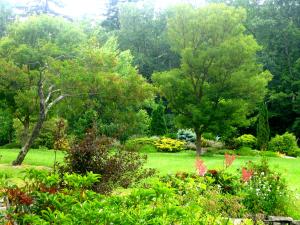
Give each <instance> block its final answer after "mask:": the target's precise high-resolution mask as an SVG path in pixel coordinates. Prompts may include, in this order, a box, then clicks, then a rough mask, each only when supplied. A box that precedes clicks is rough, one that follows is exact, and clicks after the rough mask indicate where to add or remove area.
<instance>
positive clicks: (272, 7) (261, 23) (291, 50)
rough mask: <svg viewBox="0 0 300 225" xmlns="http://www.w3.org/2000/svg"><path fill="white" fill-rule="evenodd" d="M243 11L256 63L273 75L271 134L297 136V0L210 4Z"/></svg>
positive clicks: (299, 7)
mask: <svg viewBox="0 0 300 225" xmlns="http://www.w3.org/2000/svg"><path fill="white" fill-rule="evenodd" d="M213 1H218V2H220V1H221V2H226V3H227V4H229V5H233V6H236V7H244V8H245V9H246V10H247V15H248V18H247V20H246V21H245V22H244V25H245V26H246V28H247V32H249V33H250V34H252V35H254V37H255V38H256V40H257V41H258V43H259V44H260V45H262V46H263V48H262V50H261V51H260V52H259V54H258V56H259V61H260V62H261V63H262V64H263V65H264V67H265V68H266V69H268V70H269V71H270V72H271V73H272V74H273V80H272V81H271V82H270V83H269V89H270V92H269V94H268V109H269V123H270V127H271V131H272V133H273V134H276V133H284V132H285V131H286V130H292V131H293V132H295V133H297V135H298V136H299V135H300V132H299V131H300V123H299V118H300V111H299V107H298V105H299V90H300V86H299V76H300V70H299V67H298V65H299V63H298V62H299V58H300V51H299V46H300V13H299V12H300V4H299V1H298V0H289V1H283V0H265V1H253V0H229V1H227V0H213Z"/></svg>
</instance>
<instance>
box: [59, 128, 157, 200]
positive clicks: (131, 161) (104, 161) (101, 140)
mask: <svg viewBox="0 0 300 225" xmlns="http://www.w3.org/2000/svg"><path fill="white" fill-rule="evenodd" d="M145 161H146V156H141V155H140V154H139V153H136V152H129V151H124V150H123V149H120V148H119V149H118V148H114V149H112V148H111V139H109V138H107V137H96V134H95V131H94V130H89V131H88V132H87V134H86V137H85V138H84V139H83V140H82V141H80V142H79V143H77V144H74V145H73V146H72V148H71V149H70V151H67V154H66V156H65V164H64V165H63V166H61V167H60V171H61V173H65V172H69V173H78V174H82V175H85V174H87V173H88V172H90V171H92V172H93V173H96V174H99V175H100V176H101V182H100V183H97V185H95V187H94V190H95V191H97V192H100V193H104V194H106V193H110V192H111V191H112V190H113V189H114V188H116V187H119V186H120V187H128V186H130V185H131V184H132V183H134V182H135V181H138V180H140V179H142V178H145V177H148V176H150V175H152V174H153V170H147V169H143V165H144V163H145Z"/></svg>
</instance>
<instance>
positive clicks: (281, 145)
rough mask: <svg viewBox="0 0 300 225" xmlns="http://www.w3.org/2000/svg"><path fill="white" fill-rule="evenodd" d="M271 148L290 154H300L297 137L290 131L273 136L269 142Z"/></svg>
mask: <svg viewBox="0 0 300 225" xmlns="http://www.w3.org/2000/svg"><path fill="white" fill-rule="evenodd" d="M269 150H270V151H273V152H280V153H283V154H286V155H290V156H298V155H299V148H298V145H297V140H296V137H295V135H294V134H292V133H288V132H286V133H284V134H283V135H276V136H275V137H273V138H272V139H271V141H270V142H269Z"/></svg>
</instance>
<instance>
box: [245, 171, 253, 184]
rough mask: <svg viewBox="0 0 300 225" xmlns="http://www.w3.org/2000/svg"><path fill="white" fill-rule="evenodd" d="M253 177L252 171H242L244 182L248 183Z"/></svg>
mask: <svg viewBox="0 0 300 225" xmlns="http://www.w3.org/2000/svg"><path fill="white" fill-rule="evenodd" d="M252 175H253V171H252V170H247V169H246V168H243V169H242V180H243V181H244V182H247V181H249V180H250V179H251V177H252Z"/></svg>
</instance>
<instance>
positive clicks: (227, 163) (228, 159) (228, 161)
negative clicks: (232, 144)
mask: <svg viewBox="0 0 300 225" xmlns="http://www.w3.org/2000/svg"><path fill="white" fill-rule="evenodd" d="M234 160H235V155H229V154H227V153H225V167H226V168H228V167H229V166H231V165H232V163H233V161H234Z"/></svg>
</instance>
